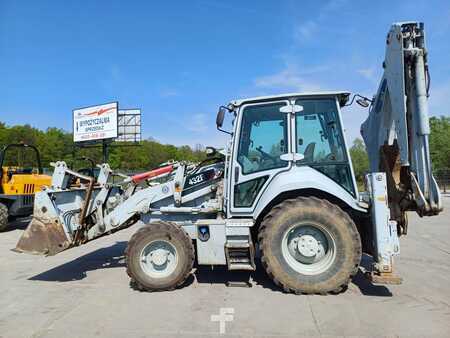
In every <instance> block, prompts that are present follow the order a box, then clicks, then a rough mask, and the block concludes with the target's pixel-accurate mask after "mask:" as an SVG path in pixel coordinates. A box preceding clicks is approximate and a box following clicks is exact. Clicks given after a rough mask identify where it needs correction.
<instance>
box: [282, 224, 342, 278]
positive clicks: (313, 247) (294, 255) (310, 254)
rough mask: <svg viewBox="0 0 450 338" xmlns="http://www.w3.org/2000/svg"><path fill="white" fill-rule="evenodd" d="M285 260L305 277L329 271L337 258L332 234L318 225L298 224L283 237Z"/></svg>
mask: <svg viewBox="0 0 450 338" xmlns="http://www.w3.org/2000/svg"><path fill="white" fill-rule="evenodd" d="M281 252H282V254H283V258H284V259H285V260H286V262H287V263H288V264H289V266H290V267H291V268H292V269H294V270H295V271H297V272H298V273H301V274H304V275H318V274H320V273H323V272H324V271H326V270H328V269H329V268H330V266H331V265H332V264H333V262H334V260H335V258H336V245H335V241H334V238H333V236H332V235H331V233H330V232H329V231H328V230H326V229H325V228H324V227H322V226H320V225H318V224H312V223H309V224H298V225H294V226H292V227H290V228H289V229H288V230H287V231H286V232H285V233H284V235H283V240H282V244H281Z"/></svg>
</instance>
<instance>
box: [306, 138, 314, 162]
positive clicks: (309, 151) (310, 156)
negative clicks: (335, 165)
mask: <svg viewBox="0 0 450 338" xmlns="http://www.w3.org/2000/svg"><path fill="white" fill-rule="evenodd" d="M315 148H316V142H311V143H309V144H308V145H307V146H306V148H305V153H304V154H303V156H304V159H303V161H305V162H313V160H314V149H315Z"/></svg>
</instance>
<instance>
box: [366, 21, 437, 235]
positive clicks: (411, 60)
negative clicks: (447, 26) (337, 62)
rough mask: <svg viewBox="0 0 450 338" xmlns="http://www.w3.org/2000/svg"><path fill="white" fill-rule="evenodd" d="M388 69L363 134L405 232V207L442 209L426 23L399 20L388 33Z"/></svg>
mask: <svg viewBox="0 0 450 338" xmlns="http://www.w3.org/2000/svg"><path fill="white" fill-rule="evenodd" d="M383 68H384V74H383V77H382V78H381V82H380V85H379V87H378V91H377V94H376V95H375V97H374V100H373V102H372V105H371V107H370V111H369V116H368V118H367V120H366V121H365V122H364V123H363V124H362V125H361V134H362V136H363V138H364V142H365V144H366V147H367V152H368V156H369V162H370V171H371V172H380V171H381V172H385V173H386V177H387V187H388V196H389V209H390V211H391V217H392V218H393V219H395V220H396V221H397V222H398V224H399V225H400V227H401V229H402V232H403V233H406V226H407V224H406V217H405V212H406V211H416V212H417V213H418V214H419V215H420V216H431V215H436V214H438V213H439V212H440V211H441V210H442V203H441V196H440V192H439V187H438V186H437V184H436V181H435V179H434V177H433V173H432V165H431V159H430V150H429V135H430V126H429V121H428V96H429V92H428V90H429V84H430V83H429V81H430V80H429V75H428V64H427V50H426V47H425V30H424V25H423V23H418V22H405V23H395V24H393V25H392V26H391V29H390V31H389V33H388V35H387V40H386V55H385V61H384V62H383Z"/></svg>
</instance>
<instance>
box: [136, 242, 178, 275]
mask: <svg viewBox="0 0 450 338" xmlns="http://www.w3.org/2000/svg"><path fill="white" fill-rule="evenodd" d="M140 263H141V268H142V270H144V272H145V273H146V274H147V275H149V276H150V277H152V278H165V277H168V276H170V275H171V274H172V273H173V272H174V271H175V269H176V267H177V264H178V253H177V249H176V248H175V247H174V246H173V245H172V244H171V243H169V242H167V241H165V240H157V241H153V242H150V243H149V244H147V245H146V246H145V247H144V248H143V249H142V251H141V255H140Z"/></svg>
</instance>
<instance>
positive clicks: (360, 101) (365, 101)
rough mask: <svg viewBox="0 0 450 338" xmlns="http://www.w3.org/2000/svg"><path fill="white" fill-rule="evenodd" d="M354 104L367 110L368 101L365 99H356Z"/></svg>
mask: <svg viewBox="0 0 450 338" xmlns="http://www.w3.org/2000/svg"><path fill="white" fill-rule="evenodd" d="M356 103H357V104H359V105H360V106H361V107H364V108H367V107H368V106H369V105H370V103H369V101H368V100H367V99H366V98H365V97H364V98H362V99H357V100H356Z"/></svg>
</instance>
